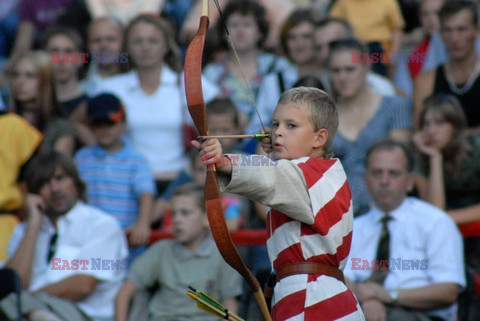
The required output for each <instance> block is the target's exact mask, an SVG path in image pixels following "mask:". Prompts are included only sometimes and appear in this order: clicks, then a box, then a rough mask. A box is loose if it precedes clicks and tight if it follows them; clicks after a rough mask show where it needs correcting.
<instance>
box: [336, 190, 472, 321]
mask: <svg viewBox="0 0 480 321" xmlns="http://www.w3.org/2000/svg"><path fill="white" fill-rule="evenodd" d="M389 214H390V215H391V216H392V219H391V220H390V221H389V223H388V228H389V232H390V271H389V273H388V275H387V278H386V279H385V282H384V287H385V288H386V289H388V290H390V289H412V288H419V287H424V286H428V285H431V284H435V283H443V282H448V283H456V284H458V285H459V286H461V287H464V286H465V271H464V261H463V243H462V237H461V235H460V232H459V231H458V228H457V226H456V225H455V223H454V222H453V220H452V219H451V218H450V217H449V216H448V215H447V214H446V213H445V212H443V211H441V210H440V209H438V208H436V207H434V206H432V205H430V204H428V203H426V202H424V201H421V200H419V199H416V198H413V197H408V198H406V199H405V200H404V201H403V203H402V204H401V205H400V206H399V207H398V208H397V209H395V210H394V211H392V212H390V213H389ZM383 216H384V213H383V212H381V211H380V210H379V209H377V208H375V207H372V209H371V210H370V211H369V212H368V213H367V214H365V215H362V216H360V217H358V218H356V219H355V220H354V223H353V239H352V247H351V250H350V256H349V259H348V262H347V266H346V267H345V270H344V273H345V276H346V277H348V278H349V279H350V280H351V281H353V282H363V281H365V280H366V279H367V278H368V277H369V276H370V274H371V273H372V270H368V269H363V268H360V269H355V268H353V266H352V262H353V261H352V259H354V260H356V261H358V259H360V260H367V261H368V262H371V261H372V260H374V259H375V256H376V251H377V244H378V240H379V238H380V232H381V229H382V223H381V218H382V217H383ZM409 260H411V261H409ZM394 261H395V262H394ZM417 262H418V265H417ZM359 265H360V266H363V261H362V263H359ZM356 267H357V268H358V265H356ZM428 313H429V314H431V315H434V316H439V317H442V318H444V319H445V320H447V321H453V320H455V313H456V304H454V305H452V306H450V307H447V308H444V309H438V310H431V311H429V312H428Z"/></svg>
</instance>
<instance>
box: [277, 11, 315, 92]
mask: <svg viewBox="0 0 480 321" xmlns="http://www.w3.org/2000/svg"><path fill="white" fill-rule="evenodd" d="M314 29H315V25H314V14H313V12H312V10H311V9H297V10H295V11H294V12H292V13H291V14H290V16H289V17H288V18H287V20H285V22H284V23H283V26H282V29H281V30H280V45H281V49H282V51H283V53H284V54H285V55H286V56H287V58H288V59H289V60H290V61H291V62H292V63H293V64H294V65H295V67H296V69H297V78H301V77H304V76H317V77H319V76H320V74H321V68H319V67H318V62H317V60H316V56H315V48H314V43H313V31H314ZM288 88H290V87H288Z"/></svg>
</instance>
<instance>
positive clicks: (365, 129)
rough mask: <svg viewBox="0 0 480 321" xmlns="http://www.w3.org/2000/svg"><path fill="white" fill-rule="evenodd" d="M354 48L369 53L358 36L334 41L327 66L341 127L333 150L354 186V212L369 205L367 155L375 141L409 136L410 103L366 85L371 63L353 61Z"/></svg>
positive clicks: (406, 140)
mask: <svg viewBox="0 0 480 321" xmlns="http://www.w3.org/2000/svg"><path fill="white" fill-rule="evenodd" d="M352 51H359V52H361V53H362V54H365V55H368V49H366V47H365V46H364V45H363V44H362V43H360V42H359V41H358V40H355V39H347V40H340V41H335V42H333V43H332V44H331V45H330V53H329V59H328V68H329V72H330V81H331V88H332V90H333V92H334V95H335V96H336V101H337V108H338V115H339V126H338V132H337V135H336V136H335V139H334V141H333V151H334V153H335V155H336V156H337V157H339V158H340V159H341V160H342V164H343V166H344V168H345V172H346V173H347V177H348V182H349V184H350V186H351V188H352V193H353V206H354V213H355V215H359V214H363V213H365V212H366V211H367V210H368V208H369V203H370V202H369V196H368V192H367V188H366V186H365V182H364V173H365V157H366V152H367V150H368V148H369V147H370V146H371V145H372V144H374V143H375V142H377V141H379V140H382V139H386V138H392V139H396V140H398V141H401V142H405V143H406V142H408V141H409V139H410V128H411V127H412V120H411V119H412V118H411V110H410V106H409V105H408V104H407V103H406V101H405V100H403V99H402V98H399V97H395V96H380V95H379V94H377V93H374V92H373V91H372V90H371V89H370V88H369V87H368V85H367V81H366V76H367V73H368V72H369V70H370V66H369V65H368V63H366V62H365V63H356V62H353V61H352Z"/></svg>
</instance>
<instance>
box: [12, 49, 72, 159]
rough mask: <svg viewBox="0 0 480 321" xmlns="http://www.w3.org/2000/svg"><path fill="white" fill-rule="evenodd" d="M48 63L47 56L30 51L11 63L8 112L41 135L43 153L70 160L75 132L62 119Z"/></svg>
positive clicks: (41, 52)
mask: <svg viewBox="0 0 480 321" xmlns="http://www.w3.org/2000/svg"><path fill="white" fill-rule="evenodd" d="M50 60H51V56H50V55H49V54H47V53H46V52H43V51H30V52H27V53H24V54H21V55H19V56H18V57H17V59H15V60H14V61H13V63H12V71H11V75H10V81H11V102H10V104H11V106H10V109H11V110H12V111H14V112H16V113H17V114H19V115H20V116H22V117H23V118H24V119H26V120H27V121H28V122H30V123H31V124H32V125H33V126H35V127H36V128H37V129H38V130H39V131H40V132H42V133H43V134H44V139H43V143H42V146H41V150H42V151H48V150H52V149H53V150H56V151H58V152H61V153H63V154H65V155H68V156H72V154H73V150H74V145H75V144H74V142H75V140H74V137H75V132H74V130H73V129H72V126H71V124H70V123H69V122H68V121H67V120H65V119H63V118H62V111H61V107H60V104H59V102H58V101H57V96H56V94H55V89H54V82H53V70H52V65H51V63H50Z"/></svg>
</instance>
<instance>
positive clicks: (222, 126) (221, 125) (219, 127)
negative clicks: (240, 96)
mask: <svg viewBox="0 0 480 321" xmlns="http://www.w3.org/2000/svg"><path fill="white" fill-rule="evenodd" d="M207 117H208V133H209V134H210V135H212V136H224V135H237V134H240V130H239V128H238V126H236V125H235V121H234V115H231V114H209V115H208V116H207ZM220 143H221V144H222V148H223V150H224V151H225V152H226V153H229V152H231V151H232V150H233V147H234V145H235V139H225V138H223V139H220Z"/></svg>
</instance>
